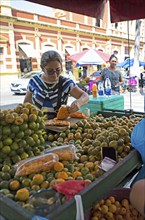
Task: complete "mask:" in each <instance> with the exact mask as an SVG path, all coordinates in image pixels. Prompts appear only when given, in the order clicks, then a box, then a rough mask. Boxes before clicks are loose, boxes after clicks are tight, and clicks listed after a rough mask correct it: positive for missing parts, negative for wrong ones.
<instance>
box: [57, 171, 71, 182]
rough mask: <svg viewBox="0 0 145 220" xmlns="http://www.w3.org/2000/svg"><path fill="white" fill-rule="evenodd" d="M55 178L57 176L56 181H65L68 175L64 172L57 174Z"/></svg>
mask: <svg viewBox="0 0 145 220" xmlns="http://www.w3.org/2000/svg"><path fill="white" fill-rule="evenodd" d="M56 176H57V179H64V180H66V179H67V178H68V174H67V173H66V172H64V171H61V172H58V173H57V175H56Z"/></svg>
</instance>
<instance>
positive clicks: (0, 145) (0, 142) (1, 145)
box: [0, 141, 3, 149]
mask: <svg viewBox="0 0 145 220" xmlns="http://www.w3.org/2000/svg"><path fill="white" fill-rule="evenodd" d="M2 148H3V142H2V141H0V149H2Z"/></svg>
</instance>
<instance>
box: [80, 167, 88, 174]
mask: <svg viewBox="0 0 145 220" xmlns="http://www.w3.org/2000/svg"><path fill="white" fill-rule="evenodd" d="M89 172H90V170H89V168H88V167H82V169H81V173H82V174H83V175H86V174H88V173H89Z"/></svg>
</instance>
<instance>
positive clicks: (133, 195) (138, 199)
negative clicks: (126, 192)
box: [130, 179, 145, 217]
mask: <svg viewBox="0 0 145 220" xmlns="http://www.w3.org/2000/svg"><path fill="white" fill-rule="evenodd" d="M130 202H131V204H132V205H133V207H134V208H136V209H137V210H138V211H139V212H140V214H141V215H142V216H143V217H145V179H141V180H139V181H137V182H136V183H134V185H133V186H132V188H131V192H130Z"/></svg>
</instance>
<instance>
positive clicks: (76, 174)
mask: <svg viewBox="0 0 145 220" xmlns="http://www.w3.org/2000/svg"><path fill="white" fill-rule="evenodd" d="M78 176H82V173H81V172H79V171H74V172H73V173H72V177H73V178H77V177H78Z"/></svg>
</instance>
